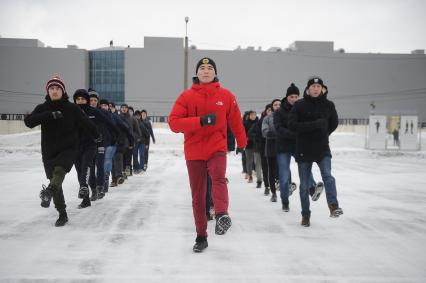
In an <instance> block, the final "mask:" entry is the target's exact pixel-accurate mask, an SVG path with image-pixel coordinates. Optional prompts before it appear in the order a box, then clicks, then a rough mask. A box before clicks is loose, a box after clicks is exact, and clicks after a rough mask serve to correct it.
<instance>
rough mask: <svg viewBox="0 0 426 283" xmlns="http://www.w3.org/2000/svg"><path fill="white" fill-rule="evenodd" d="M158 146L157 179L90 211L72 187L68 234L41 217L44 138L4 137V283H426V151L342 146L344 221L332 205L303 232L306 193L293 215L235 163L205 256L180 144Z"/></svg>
mask: <svg viewBox="0 0 426 283" xmlns="http://www.w3.org/2000/svg"><path fill="white" fill-rule="evenodd" d="M156 135H157V141H158V142H157V144H155V145H153V146H152V151H151V155H150V162H149V169H148V172H147V173H146V174H144V175H138V176H134V177H131V178H130V179H129V180H128V181H127V182H126V183H125V184H124V185H122V186H119V187H118V188H112V189H111V190H110V191H111V192H110V193H109V194H108V195H107V196H106V197H105V198H104V199H103V200H100V201H96V202H94V203H93V205H92V207H90V208H87V209H84V210H78V209H77V205H78V203H79V200H78V199H77V191H78V183H77V179H76V174H75V172H74V170H73V171H72V172H71V173H70V174H69V175H67V177H66V179H65V183H64V191H65V198H66V201H67V205H68V215H69V218H70V221H69V223H68V224H67V225H66V226H65V227H61V228H56V227H54V226H53V223H54V222H55V220H56V218H57V213H56V211H55V209H54V208H52V207H51V208H49V209H43V208H41V207H40V201H39V198H38V193H39V191H40V189H41V184H42V183H45V184H46V183H47V181H46V179H45V177H44V171H43V167H42V163H41V156H40V148H39V147H40V135H39V132H32V133H26V134H17V135H3V136H0V177H1V180H2V186H0V196H1V197H0V281H2V282H34V281H38V282H46V281H48V282H119V281H121V282H128V281H132V282H203V283H204V282H233V283H235V282H426V211H425V203H426V193H425V189H426V178H425V172H426V171H425V168H426V152H425V151H422V152H415V153H413V152H412V153H401V152H377V151H375V152H372V151H368V150H365V149H364V148H363V146H364V137H363V136H359V135H356V134H351V133H335V134H333V135H332V138H331V144H332V150H333V153H334V155H333V164H332V165H333V170H334V175H335V177H336V180H337V188H338V197H339V202H340V204H341V207H342V208H343V209H344V213H345V214H344V215H343V216H341V217H340V218H337V219H333V218H330V217H329V216H328V215H329V213H328V208H327V205H326V200H325V197H324V195H322V196H321V198H320V199H319V201H318V202H315V203H311V210H312V217H311V227H310V228H304V227H302V226H300V224H299V223H300V218H301V216H300V203H299V196H298V191H296V192H295V194H293V196H292V197H291V200H290V202H291V203H290V207H291V211H290V212H289V213H284V212H283V211H282V210H281V207H280V202H277V203H271V202H270V201H269V197H265V196H263V189H262V190H260V189H256V188H255V185H254V184H247V183H246V182H245V180H244V179H243V176H242V174H241V160H240V158H241V157H240V156H235V155H234V154H231V155H229V158H228V173H227V175H228V178H229V179H230V184H229V193H230V215H231V217H232V220H233V226H232V227H231V229H230V230H229V232H228V233H227V234H226V235H224V236H217V235H215V234H214V232H210V236H209V238H208V240H209V247H208V248H207V250H206V251H205V252H204V253H201V254H194V253H193V252H192V245H193V243H194V239H195V234H194V230H195V229H194V224H193V217H192V209H191V197H190V190H189V187H188V177H187V171H186V166H185V161H184V158H183V150H182V147H183V145H182V136H181V135H176V134H173V133H171V132H170V131H169V130H167V129H157V131H156ZM424 141H425V140H423V142H424ZM422 148H425V147H424V145H423V147H422ZM292 168H293V178H294V179H297V175H296V174H297V169H296V167H295V166H294V164H293V167H292ZM314 175H315V176H316V178H318V176H319V172H318V170H317V168H315V170H314ZM209 231H214V222H213V221H211V222H210V223H209Z"/></svg>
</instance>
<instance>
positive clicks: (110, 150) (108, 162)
mask: <svg viewBox="0 0 426 283" xmlns="http://www.w3.org/2000/svg"><path fill="white" fill-rule="evenodd" d="M116 150H117V146H116V145H111V146H107V147H106V148H105V161H104V172H105V176H108V177H109V174H110V173H111V170H112V158H113V157H114V154H115V152H116Z"/></svg>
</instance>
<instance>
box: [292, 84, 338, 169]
mask: <svg viewBox="0 0 426 283" xmlns="http://www.w3.org/2000/svg"><path fill="white" fill-rule="evenodd" d="M327 94H328V91H327V88H326V87H324V93H323V94H321V95H320V96H318V97H312V96H310V95H308V94H307V93H306V89H305V94H304V95H303V99H302V100H299V101H297V102H296V103H295V104H294V106H293V108H292V109H291V111H290V114H289V121H288V127H289V129H290V130H291V131H294V132H296V133H297V139H296V161H297V162H320V161H321V160H322V159H323V158H324V157H325V156H330V157H331V151H330V146H329V140H328V136H329V135H330V134H331V133H332V132H334V130H336V128H337V125H338V122H339V121H338V116H337V111H336V107H335V106H334V103H333V102H331V101H330V100H328V99H327Z"/></svg>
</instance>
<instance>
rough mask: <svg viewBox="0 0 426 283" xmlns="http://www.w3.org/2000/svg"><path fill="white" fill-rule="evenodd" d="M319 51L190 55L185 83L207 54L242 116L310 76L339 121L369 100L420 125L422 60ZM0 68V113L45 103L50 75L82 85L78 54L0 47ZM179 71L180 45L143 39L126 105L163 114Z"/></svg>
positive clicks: (179, 84)
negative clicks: (320, 84) (318, 81)
mask: <svg viewBox="0 0 426 283" xmlns="http://www.w3.org/2000/svg"><path fill="white" fill-rule="evenodd" d="M315 44H318V43H315ZM326 44H327V45H330V43H329V42H328V43H326ZM324 48H325V47H324ZM299 49H300V48H299ZM302 49H303V48H302ZM321 50H322V49H319V53H315V52H312V50H310V49H309V52H300V51H292V52H259V51H248V50H238V51H217V50H196V49H195V50H194V49H190V50H189V85H191V77H192V76H193V75H194V74H195V66H196V63H197V61H198V60H199V59H200V58H201V57H203V56H209V57H212V58H213V59H214V60H215V61H216V64H217V69H218V76H219V79H220V81H221V83H222V85H223V86H224V87H226V88H228V89H230V90H231V91H232V92H233V93H234V94H235V95H236V96H237V99H238V102H239V104H240V107H241V110H242V111H244V110H249V109H254V110H256V111H258V112H260V111H262V110H263V109H264V105H265V104H267V103H269V102H270V101H272V99H274V98H282V97H283V96H284V94H285V91H286V89H287V87H288V86H289V85H290V83H291V82H294V83H296V85H297V86H299V88H300V89H301V91H303V89H304V86H305V85H306V81H307V80H308V78H309V77H310V76H311V75H314V74H315V75H319V76H321V77H322V78H323V79H324V82H325V84H326V85H328V87H329V98H330V99H331V100H333V101H334V102H335V104H336V106H337V110H338V113H339V117H340V118H367V117H368V116H369V114H370V109H371V108H370V104H371V103H372V102H374V104H375V105H376V108H375V111H376V113H394V114H399V113H406V114H408V113H410V114H414V113H417V114H418V115H419V119H420V121H425V120H426V80H425V77H426V55H424V54H346V53H335V52H329V51H330V48H329V47H327V50H328V51H327V52H325V51H324V52H322V51H321ZM324 50H325V49H324ZM0 62H1V64H0V113H26V112H29V111H31V110H32V109H33V107H34V106H35V105H36V104H37V103H40V102H41V101H43V100H44V98H43V97H44V92H45V90H44V86H45V83H46V81H47V80H48V79H49V78H50V77H51V76H52V75H54V74H59V75H61V76H62V77H63V79H64V81H65V83H66V85H67V89H68V93H69V94H71V95H72V93H73V92H74V90H75V89H77V88H81V87H86V88H87V87H88V85H89V81H88V80H89V78H88V76H89V68H88V52H87V51H85V50H80V49H69V48H68V49H58V48H37V47H34V48H30V47H8V46H0ZM183 66H184V50H183V39H179V38H147V39H146V46H145V48H126V49H125V100H126V102H127V103H129V104H130V105H133V106H135V108H145V109H147V110H148V112H149V114H150V115H168V114H169V112H170V110H171V107H172V105H173V103H174V101H175V99H176V98H177V96H178V95H179V94H180V93H181V92H182V90H183ZM4 90H6V91H14V92H16V93H12V95H10V94H11V93H8V94H7V93H5V92H4ZM101 96H102V93H101Z"/></svg>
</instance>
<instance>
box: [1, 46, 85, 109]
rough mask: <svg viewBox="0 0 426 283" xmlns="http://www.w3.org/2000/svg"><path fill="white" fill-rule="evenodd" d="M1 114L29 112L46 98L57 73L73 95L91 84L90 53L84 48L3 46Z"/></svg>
mask: <svg viewBox="0 0 426 283" xmlns="http://www.w3.org/2000/svg"><path fill="white" fill-rule="evenodd" d="M0 62H1V64H0V113H27V112H30V111H32V110H33V109H34V107H35V106H36V105H37V104H39V103H41V102H43V101H44V96H45V95H46V91H45V86H46V82H47V81H48V80H49V79H50V78H51V77H52V76H53V75H56V74H58V75H59V76H60V77H61V78H62V79H63V80H64V82H65V87H66V89H67V92H68V94H69V95H70V96H72V94H73V93H74V91H75V90H76V89H77V88H82V87H85V88H87V87H88V86H89V74H88V73H89V60H88V52H87V51H86V50H81V49H66V48H37V47H34V48H31V47H9V46H0Z"/></svg>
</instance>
